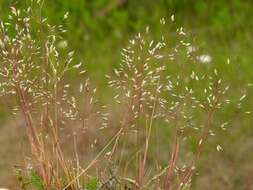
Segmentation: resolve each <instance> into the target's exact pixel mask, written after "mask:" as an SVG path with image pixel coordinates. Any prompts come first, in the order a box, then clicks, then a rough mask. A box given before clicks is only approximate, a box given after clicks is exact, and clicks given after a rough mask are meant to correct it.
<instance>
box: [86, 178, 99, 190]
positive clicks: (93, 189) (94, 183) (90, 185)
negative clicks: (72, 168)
mask: <svg viewBox="0 0 253 190" xmlns="http://www.w3.org/2000/svg"><path fill="white" fill-rule="evenodd" d="M98 187H99V181H98V179H97V178H93V179H91V180H90V181H88V182H87V184H86V185H85V189H86V190H97V189H98Z"/></svg>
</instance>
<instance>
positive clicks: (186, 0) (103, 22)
mask: <svg viewBox="0 0 253 190" xmlns="http://www.w3.org/2000/svg"><path fill="white" fill-rule="evenodd" d="M28 2H29V0H20V1H17V0H15V1H13V0H0V16H1V18H3V19H4V18H7V17H8V13H9V10H10V9H9V7H10V6H13V5H15V6H16V7H20V8H22V7H27V5H29V3H28ZM66 12H69V19H68V20H66V21H63V19H62V18H63V15H64V14H65V13H66ZM172 14H174V15H175V20H176V22H177V24H178V25H182V26H184V27H185V28H186V30H187V31H189V32H190V33H191V34H192V35H193V36H195V38H196V41H197V42H198V43H199V44H198V45H199V46H200V47H201V48H202V49H204V51H205V53H207V54H209V55H210V56H211V57H212V62H214V63H215V64H217V65H218V67H220V68H222V65H223V64H225V63H226V60H227V59H228V58H230V61H231V64H233V65H234V67H235V68H236V69H235V70H236V74H235V72H231V73H227V74H228V75H229V79H230V80H231V83H233V84H234V85H235V86H237V87H238V88H240V85H241V84H247V83H251V82H253V54H252V52H253V30H252V29H253V1H251V0H45V1H43V8H42V15H43V16H45V17H48V20H49V23H51V24H62V25H63V26H65V27H66V29H67V30H68V32H67V33H66V34H65V35H66V36H64V37H65V38H66V39H67V40H68V43H69V47H70V48H71V49H74V50H75V51H76V52H77V57H78V59H80V60H83V61H84V63H85V65H86V68H87V69H88V70H89V73H90V75H91V77H93V79H94V80H93V81H94V83H96V85H98V87H99V88H100V90H101V92H103V89H105V84H106V82H105V80H104V74H108V73H110V72H111V71H112V68H113V67H115V66H117V64H119V62H120V58H121V57H120V51H121V48H123V47H124V46H125V45H126V44H127V41H128V39H129V38H130V37H131V36H132V35H134V34H135V33H136V32H138V31H143V30H144V29H145V27H146V26H147V25H148V26H150V28H151V30H152V32H153V34H154V35H155V34H156V33H159V31H160V23H159V20H160V18H162V17H165V18H168V19H169V18H170V16H171V15H172ZM168 32H171V33H173V31H168ZM238 92H239V91H238ZM235 93H237V90H236V89H235ZM100 94H101V96H102V98H103V96H104V93H100ZM0 103H1V106H2V107H4V105H5V102H0ZM247 103H248V105H247V107H248V108H253V94H252V91H250V92H249V95H248V102H247ZM5 110H6V109H1V108H0V145H1V146H0V187H8V186H10V187H15V185H14V186H13V185H12V184H15V181H14V180H15V179H13V177H12V169H11V168H12V165H13V163H15V161H16V160H17V156H14V155H16V154H17V153H18V152H19V151H18V149H19V148H20V146H19V145H18V143H17V142H18V141H19V140H20V139H21V137H22V135H19V134H17V133H19V132H20V131H19V130H16V129H15V127H12V126H15V125H16V124H15V122H13V121H11V122H10V121H9V119H8V114H7V113H6V111H5ZM252 123H253V119H252V116H249V117H248V119H247V120H245V121H244V122H242V121H240V120H239V119H238V121H237V122H235V123H234V124H233V128H231V130H230V131H229V132H228V133H227V134H226V136H225V137H224V136H223V137H221V138H222V142H221V144H223V147H224V152H223V153H222V154H218V153H217V152H216V151H215V150H209V149H208V150H207V151H209V152H208V153H207V154H206V155H205V156H204V158H203V160H205V162H204V161H203V164H202V165H201V168H202V170H201V173H200V176H199V177H198V179H196V180H195V181H194V184H193V186H194V187H193V189H203V188H205V189H210V190H211V189H212V190H213V189H217V190H218V189H226V190H227V189H228V190H230V189H235V190H237V189H245V190H249V189H253V185H252V184H253V129H252ZM20 136H21V137H20ZM10 145H11V146H10ZM206 161H208V162H206ZM204 163H208V164H204Z"/></svg>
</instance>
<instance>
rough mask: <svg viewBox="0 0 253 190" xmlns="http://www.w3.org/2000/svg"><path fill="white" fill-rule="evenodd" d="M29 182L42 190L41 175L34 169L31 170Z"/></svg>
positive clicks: (38, 189)
mask: <svg viewBox="0 0 253 190" xmlns="http://www.w3.org/2000/svg"><path fill="white" fill-rule="evenodd" d="M30 175H31V176H30V177H31V184H32V185H33V186H34V187H35V188H36V190H44V189H45V187H44V183H43V181H42V179H41V177H40V176H39V175H38V174H37V172H35V171H31V174H30Z"/></svg>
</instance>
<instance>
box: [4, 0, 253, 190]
mask: <svg viewBox="0 0 253 190" xmlns="http://www.w3.org/2000/svg"><path fill="white" fill-rule="evenodd" d="M37 6H38V7H39V8H41V7H40V4H38V2H33V1H32V3H31V7H28V8H27V9H25V10H18V9H16V8H15V7H11V14H10V15H9V20H8V21H0V57H1V58H0V61H1V65H0V68H1V71H0V75H1V83H0V88H1V89H0V91H1V96H2V97H10V98H13V100H15V102H17V107H15V108H14V109H13V114H14V115H16V114H21V115H22V116H23V118H24V121H25V128H24V129H25V130H26V134H27V138H28V141H29V144H30V149H31V155H30V157H29V159H27V165H28V166H29V167H28V169H24V171H26V172H25V173H26V175H23V174H22V173H20V172H18V173H17V178H18V181H19V182H20V187H21V189H29V188H30V187H31V186H32V188H35V189H37V190H42V189H52V190H59V189H62V190H67V189H72V190H80V189H82V188H83V187H85V188H86V189H88V190H94V189H112V190H114V189H115V190H116V189H164V190H171V189H177V190H183V189H189V188H190V187H191V182H192V179H193V178H194V176H195V174H196V173H197V170H196V168H197V167H198V162H199V159H200V157H201V155H202V154H203V151H204V145H205V144H206V143H207V140H208V139H209V138H210V137H212V136H214V135H215V134H216V133H217V132H219V130H225V129H226V125H227V124H228V123H227V122H226V121H223V118H222V119H216V115H219V114H222V111H223V110H224V109H225V108H226V106H228V105H229V106H230V107H233V108H234V109H238V110H241V105H242V102H243V101H244V99H245V97H246V90H245V92H244V93H243V94H241V95H240V96H239V97H238V100H230V99H229V94H230V93H231V92H229V90H230V88H229V86H228V85H227V84H226V82H225V80H226V79H223V76H220V74H219V70H218V69H216V68H215V66H214V65H213V63H212V58H211V56H210V55H208V54H203V53H201V52H200V51H199V48H198V47H196V46H195V45H194V43H193V42H192V41H191V38H190V36H189V35H188V34H187V32H186V31H185V29H184V28H183V27H178V26H177V25H176V23H175V18H174V16H172V17H171V24H167V23H166V20H165V19H161V20H160V24H161V28H162V29H161V31H162V32H161V36H158V37H157V38H155V39H153V38H151V35H150V33H151V32H152V31H151V29H149V27H147V28H146V29H145V30H144V31H143V32H141V33H138V34H137V35H135V36H134V37H133V38H132V39H131V40H129V43H128V45H127V47H126V48H124V49H122V52H121V54H122V62H121V63H120V64H119V66H118V67H117V68H115V69H114V70H113V74H112V75H107V76H106V78H107V80H108V87H111V88H112V89H113V91H114V92H115V96H114V97H112V103H111V104H110V105H106V106H105V105H103V104H102V103H100V102H99V101H98V100H97V98H96V97H97V95H96V92H97V90H96V88H95V87H93V84H92V81H90V80H89V78H88V76H87V74H86V71H85V70H84V69H83V65H82V63H79V62H78V63H76V62H75V53H74V51H71V50H70V51H69V50H68V48H67V45H66V44H68V43H64V50H61V48H62V42H63V41H62V40H63V39H62V35H63V34H64V33H65V32H66V31H65V30H64V28H63V27H62V26H61V25H59V26H55V25H50V24H49V23H47V19H46V18H43V17H42V16H41V14H40V12H39V11H38V12H37V11H36V10H37V9H36V7H37ZM67 15H68V14H65V15H64V16H63V17H64V18H63V19H66V18H67ZM166 27H173V28H175V35H174V36H173V38H172V37H171V36H168V35H166ZM59 44H60V47H59ZM73 75H77V76H78V77H77V78H80V81H81V82H80V83H79V84H75V83H74V82H75V81H74V82H73V83H72V82H71V81H69V77H72V76H73ZM77 86H78V88H77V89H78V90H74V89H76V87H77ZM245 113H246V114H249V111H246V112H245ZM115 118H116V119H115ZM217 126H220V127H217ZM163 128H170V131H171V136H169V137H170V138H168V136H166V135H165V134H162V133H163V131H164V129H163ZM161 131H162V132H161ZM82 133H83V134H84V136H82V135H81V134H82ZM69 137H70V138H69ZM102 137H103V139H102ZM162 138H167V139H166V141H163V142H162V141H160V139H162ZM193 139H194V140H193ZM82 140H87V143H86V145H87V146H86V147H82V146H80V144H81V143H80V144H79V141H82ZM66 141H67V142H66ZM168 141H169V142H170V143H169V142H168ZM70 142H72V143H73V151H72V152H71V153H69V152H66V151H65V147H66V146H68V145H69V144H70ZM164 142H167V143H164ZM161 143H163V144H161ZM187 143H188V144H189V143H192V144H193V145H192V144H191V146H192V147H194V148H192V151H187V150H186V149H187V145H188V144H187ZM161 145H163V146H166V148H167V150H168V156H166V159H162V158H161V157H160V156H159V155H161V154H162V153H161V151H159V146H161ZM83 148H85V153H87V154H84V153H82V154H80V152H81V150H82V149H83ZM217 150H218V151H222V147H221V145H219V144H218V145H217ZM97 152H98V153H97ZM186 155H187V156H188V155H189V156H188V157H187V159H185V158H186ZM80 156H82V158H83V160H82V159H80ZM90 157H91V159H89V158H90ZM87 160H89V161H87ZM26 168H27V167H26ZM24 176H26V177H27V176H28V179H29V181H28V184H27V182H25V180H24V179H25V178H24ZM28 187H29V188H28Z"/></svg>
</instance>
